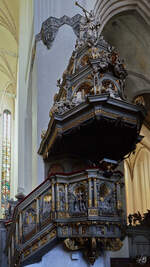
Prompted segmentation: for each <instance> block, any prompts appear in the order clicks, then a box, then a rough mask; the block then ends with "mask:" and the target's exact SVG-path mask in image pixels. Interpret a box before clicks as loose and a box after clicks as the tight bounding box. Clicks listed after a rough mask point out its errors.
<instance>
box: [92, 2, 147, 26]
mask: <svg viewBox="0 0 150 267" xmlns="http://www.w3.org/2000/svg"><path fill="white" fill-rule="evenodd" d="M126 11H137V12H138V14H139V15H140V16H141V17H143V19H144V20H145V22H146V23H147V24H148V25H150V3H149V2H147V3H146V1H144V0H140V1H139V0H136V1H135V0H130V1H129V0H122V1H118V0H117V1H108V0H102V1H97V3H96V13H97V14H98V15H99V16H100V18H101V23H102V26H101V31H102V30H103V28H104V26H105V25H106V24H107V22H108V21H109V20H110V19H111V18H112V17H114V16H115V15H118V14H120V13H122V12H126Z"/></svg>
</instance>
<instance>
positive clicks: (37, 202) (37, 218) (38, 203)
mask: <svg viewBox="0 0 150 267" xmlns="http://www.w3.org/2000/svg"><path fill="white" fill-rule="evenodd" d="M39 223H40V200H39V198H37V200H36V231H38V228H39Z"/></svg>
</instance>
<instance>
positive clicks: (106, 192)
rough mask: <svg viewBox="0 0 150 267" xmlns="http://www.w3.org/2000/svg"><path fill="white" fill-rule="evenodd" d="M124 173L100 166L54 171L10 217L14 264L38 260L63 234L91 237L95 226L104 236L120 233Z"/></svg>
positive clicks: (9, 245) (10, 250)
mask: <svg viewBox="0 0 150 267" xmlns="http://www.w3.org/2000/svg"><path fill="white" fill-rule="evenodd" d="M105 176H107V175H105ZM120 179H121V175H120V173H119V172H116V173H114V174H113V176H112V177H111V178H110V177H104V173H103V172H102V171H100V170H99V169H89V170H85V171H81V172H78V173H73V174H55V175H51V177H50V178H48V179H47V180H45V181H44V182H43V183H42V184H41V185H40V186H38V187H37V188H36V189H35V190H34V191H32V192H31V193H30V194H29V195H28V196H27V197H26V198H24V200H23V201H22V202H21V203H19V204H18V205H17V206H16V207H15V210H14V214H13V218H12V221H10V222H7V227H8V229H9V230H8V238H7V244H6V251H7V253H8V259H9V266H20V265H19V264H22V266H24V265H27V264H30V263H32V262H34V259H36V260H37V258H38V257H41V256H42V255H43V254H44V253H45V252H46V251H48V250H50V248H51V247H52V246H53V245H54V244H55V243H56V242H57V240H58V239H66V238H74V237H76V238H77V237H79V236H80V237H81V236H82V237H86V236H88V237H90V236H92V235H93V231H95V234H96V236H97V237H101V238H102V237H108V238H116V237H120V235H121V224H122V220H123V218H122V206H121V202H122V200H121V190H122V182H120V181H121V180H120ZM87 222H88V223H87ZM95 222H96V223H95ZM93 224H95V225H94V227H96V228H93V226H91V225H93ZM15 264H16V265H15Z"/></svg>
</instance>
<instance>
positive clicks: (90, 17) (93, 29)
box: [76, 2, 101, 48]
mask: <svg viewBox="0 0 150 267" xmlns="http://www.w3.org/2000/svg"><path fill="white" fill-rule="evenodd" d="M76 5H77V6H79V7H80V8H81V9H82V11H83V12H84V14H85V17H82V18H81V21H80V38H79V39H78V43H77V45H76V46H77V48H79V47H80V46H82V44H84V43H85V42H88V44H89V46H90V45H93V44H94V45H96V43H97V42H98V35H99V34H98V29H99V27H100V25H101V24H100V22H99V21H98V20H97V19H96V18H95V15H94V11H93V10H92V11H90V12H88V11H87V10H86V9H85V8H83V7H82V6H81V5H79V4H78V2H76Z"/></svg>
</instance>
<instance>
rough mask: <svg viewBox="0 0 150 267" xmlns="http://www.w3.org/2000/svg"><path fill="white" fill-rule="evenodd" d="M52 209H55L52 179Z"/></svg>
mask: <svg viewBox="0 0 150 267" xmlns="http://www.w3.org/2000/svg"><path fill="white" fill-rule="evenodd" d="M52 211H55V190H54V182H53V181H52Z"/></svg>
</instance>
